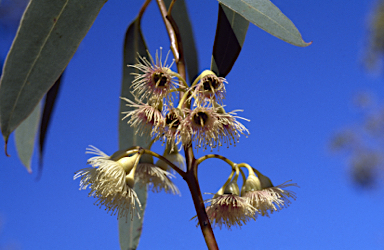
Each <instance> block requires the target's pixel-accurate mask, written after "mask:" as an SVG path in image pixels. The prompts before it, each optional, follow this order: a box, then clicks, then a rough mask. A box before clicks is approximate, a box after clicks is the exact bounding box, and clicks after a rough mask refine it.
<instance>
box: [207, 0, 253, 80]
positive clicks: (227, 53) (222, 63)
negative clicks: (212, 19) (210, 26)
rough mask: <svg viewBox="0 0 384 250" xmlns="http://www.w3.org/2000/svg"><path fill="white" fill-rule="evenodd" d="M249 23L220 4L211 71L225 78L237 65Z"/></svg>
mask: <svg viewBox="0 0 384 250" xmlns="http://www.w3.org/2000/svg"><path fill="white" fill-rule="evenodd" d="M248 26H249V22H248V21H247V20H245V19H244V18H243V17H242V16H241V15H239V14H237V13H236V12H234V11H232V10H231V9H229V8H228V7H226V6H225V5H222V4H219V16H218V20H217V28H216V35H215V42H214V45H213V52H212V61H211V70H212V71H213V72H215V73H216V74H217V75H219V76H222V77H225V76H226V75H227V74H228V73H229V72H230V71H231V69H232V66H233V65H234V64H235V62H236V59H237V57H238V56H239V54H240V51H241V48H242V46H243V44H244V40H245V35H246V34H247V30H248Z"/></svg>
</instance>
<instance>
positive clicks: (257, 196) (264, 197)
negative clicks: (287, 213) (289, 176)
mask: <svg viewBox="0 0 384 250" xmlns="http://www.w3.org/2000/svg"><path fill="white" fill-rule="evenodd" d="M257 175H258V176H257V177H256V175H255V174H254V173H251V174H249V176H248V178H247V180H246V181H245V183H244V186H243V188H242V192H241V193H242V194H241V196H242V197H245V198H248V199H249V202H250V203H251V204H252V206H253V207H255V208H256V209H257V210H258V212H259V213H260V214H261V215H262V216H267V217H269V213H271V214H272V213H273V212H274V211H280V210H281V209H283V208H284V207H288V206H289V205H290V204H291V201H290V199H293V200H296V193H295V192H293V191H289V190H285V188H287V187H298V185H297V184H296V183H289V182H290V181H287V182H284V183H283V184H281V185H278V186H274V185H273V184H272V182H271V180H270V179H269V178H268V177H266V176H264V175H262V174H261V173H259V172H258V173H257Z"/></svg>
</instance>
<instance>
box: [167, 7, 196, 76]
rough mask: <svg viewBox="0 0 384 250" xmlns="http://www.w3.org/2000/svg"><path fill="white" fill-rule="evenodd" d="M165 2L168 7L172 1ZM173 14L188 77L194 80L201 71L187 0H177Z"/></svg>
mask: <svg viewBox="0 0 384 250" xmlns="http://www.w3.org/2000/svg"><path fill="white" fill-rule="evenodd" d="M164 2H165V5H166V6H167V8H168V7H169V5H170V3H171V2H172V1H171V0H165V1H164ZM171 14H172V17H173V19H174V20H175V22H176V24H177V26H178V28H179V32H180V36H181V42H182V45H183V51H184V57H185V63H186V65H187V73H188V78H189V81H193V79H194V78H195V77H196V76H197V74H198V73H199V62H198V58H197V51H196V44H195V37H194V35H193V29H192V25H191V21H190V19H189V14H188V10H187V6H186V3H185V0H177V1H176V2H175V4H174V6H173V9H172V13H171Z"/></svg>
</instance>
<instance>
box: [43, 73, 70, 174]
mask: <svg viewBox="0 0 384 250" xmlns="http://www.w3.org/2000/svg"><path fill="white" fill-rule="evenodd" d="M63 74H64V72H63ZM63 74H61V75H60V77H59V79H57V81H56V82H55V84H53V86H52V88H50V89H49V91H48V92H47V94H46V96H45V101H44V110H43V116H42V118H41V123H40V133H39V171H38V175H37V179H39V178H40V176H41V174H42V171H43V154H44V147H45V139H46V135H47V132H48V128H49V124H50V122H51V116H52V112H53V109H54V108H55V104H56V98H57V94H58V93H59V90H60V85H61V82H62V78H63Z"/></svg>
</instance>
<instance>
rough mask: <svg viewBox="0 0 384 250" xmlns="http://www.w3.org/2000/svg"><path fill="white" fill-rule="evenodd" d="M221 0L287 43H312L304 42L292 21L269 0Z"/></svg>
mask: <svg viewBox="0 0 384 250" xmlns="http://www.w3.org/2000/svg"><path fill="white" fill-rule="evenodd" d="M219 2H220V3H222V4H224V5H226V6H227V7H228V8H230V9H231V10H233V11H235V12H237V13H238V14H240V15H242V16H243V17H244V18H245V19H247V20H248V21H250V22H251V23H253V24H254V25H256V26H258V27H259V28H261V29H263V30H265V31H266V32H268V33H270V34H271V35H273V36H276V37H278V38H280V39H281V40H283V41H285V42H287V43H290V44H293V45H296V46H299V47H306V46H308V45H310V44H311V43H312V42H310V43H306V42H304V41H303V38H302V37H301V34H300V32H299V30H298V29H297V28H296V26H295V25H294V24H293V23H292V21H291V20H289V18H288V17H286V16H285V15H284V14H283V13H282V12H281V11H280V10H279V8H277V7H276V6H275V5H274V4H273V3H272V2H271V1H269V0H219Z"/></svg>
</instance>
